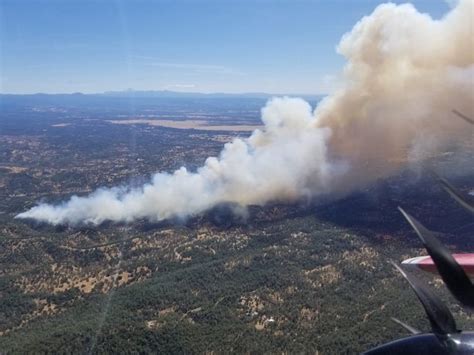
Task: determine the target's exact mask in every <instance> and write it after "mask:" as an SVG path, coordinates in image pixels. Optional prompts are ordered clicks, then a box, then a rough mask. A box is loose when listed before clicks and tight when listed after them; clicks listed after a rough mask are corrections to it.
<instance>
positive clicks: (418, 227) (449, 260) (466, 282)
mask: <svg viewBox="0 0 474 355" xmlns="http://www.w3.org/2000/svg"><path fill="white" fill-rule="evenodd" d="M398 209H399V210H400V212H401V213H402V214H403V216H404V217H405V218H406V220H407V221H408V223H410V225H411V226H412V227H413V229H414V230H415V231H416V233H417V234H418V236H419V237H420V239H421V241H422V242H423V245H424V246H425V248H426V250H427V251H428V254H430V256H431V259H433V262H434V263H435V265H436V267H437V268H438V273H439V274H440V276H441V278H442V279H443V281H444V283H445V284H446V286H447V287H448V289H449V291H451V293H452V294H453V296H454V297H456V299H457V300H458V301H459V302H461V303H462V304H463V305H465V306H467V307H469V308H471V309H474V285H473V284H472V282H471V280H470V279H469V277H468V276H467V275H466V273H465V272H464V270H463V269H462V267H461V266H460V265H459V264H458V263H457V261H456V260H455V259H454V258H453V256H452V255H451V253H450V252H449V250H448V249H447V248H446V247H445V246H444V245H443V244H442V243H441V242H440V241H439V240H438V239H437V238H436V237H435V236H434V235H433V233H432V232H431V231H430V230H428V229H427V228H425V227H424V226H423V225H422V224H421V223H420V222H418V221H417V220H416V219H415V218H413V217H412V216H410V215H409V214H408V213H406V212H405V211H404V210H403V209H402V208H400V207H399V208H398Z"/></svg>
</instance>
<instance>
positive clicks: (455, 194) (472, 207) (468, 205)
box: [438, 177, 474, 213]
mask: <svg viewBox="0 0 474 355" xmlns="http://www.w3.org/2000/svg"><path fill="white" fill-rule="evenodd" d="M438 181H439V182H440V183H441V185H442V186H443V189H445V190H446V192H447V193H448V194H449V195H450V196H451V197H452V198H453V199H455V200H456V201H457V202H458V203H459V204H460V205H461V206H463V207H464V208H465V209H467V210H468V211H469V212H471V213H474V204H473V203H472V202H469V201H468V200H467V197H466V196H464V195H463V194H462V193H461V192H460V191H459V190H458V189H456V188H455V187H454V186H452V185H451V184H450V183H449V182H447V181H446V180H445V179H443V178H441V177H438Z"/></svg>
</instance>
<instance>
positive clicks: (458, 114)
mask: <svg viewBox="0 0 474 355" xmlns="http://www.w3.org/2000/svg"><path fill="white" fill-rule="evenodd" d="M453 113H454V114H455V115H457V116H459V117H461V118H462V119H463V120H464V121H466V122H468V123H470V124H474V120H473V119H472V118H469V117H467V116H466V115H464V114H462V113H461V112H459V111H458V110H453Z"/></svg>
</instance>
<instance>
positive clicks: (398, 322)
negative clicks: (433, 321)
mask: <svg viewBox="0 0 474 355" xmlns="http://www.w3.org/2000/svg"><path fill="white" fill-rule="evenodd" d="M392 321H394V322H395V323H397V324H398V325H401V326H402V327H403V328H405V329H406V330H408V331H409V332H410V333H411V334H413V335H415V334H421V332H420V331H419V330H418V329H416V328H413V327H412V326H411V325H408V324H406V323H405V322H402V321H401V320H400V319H397V318H394V317H392Z"/></svg>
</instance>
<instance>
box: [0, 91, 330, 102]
mask: <svg viewBox="0 0 474 355" xmlns="http://www.w3.org/2000/svg"><path fill="white" fill-rule="evenodd" d="M275 96H292V97H302V98H304V99H307V100H319V99H321V98H322V97H324V96H325V95H307V94H301V95H298V94H291V95H290V94H268V93H262V92H250V93H241V94H228V93H196V92H178V91H169V90H124V91H106V92H103V93H96V94H83V93H80V92H77V93H71V94H44V93H37V94H0V99H2V98H3V99H6V98H15V97H17V98H30V99H41V98H81V97H82V98H85V97H89V98H91V97H117V98H187V99H199V98H255V99H269V98H271V97H275Z"/></svg>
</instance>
